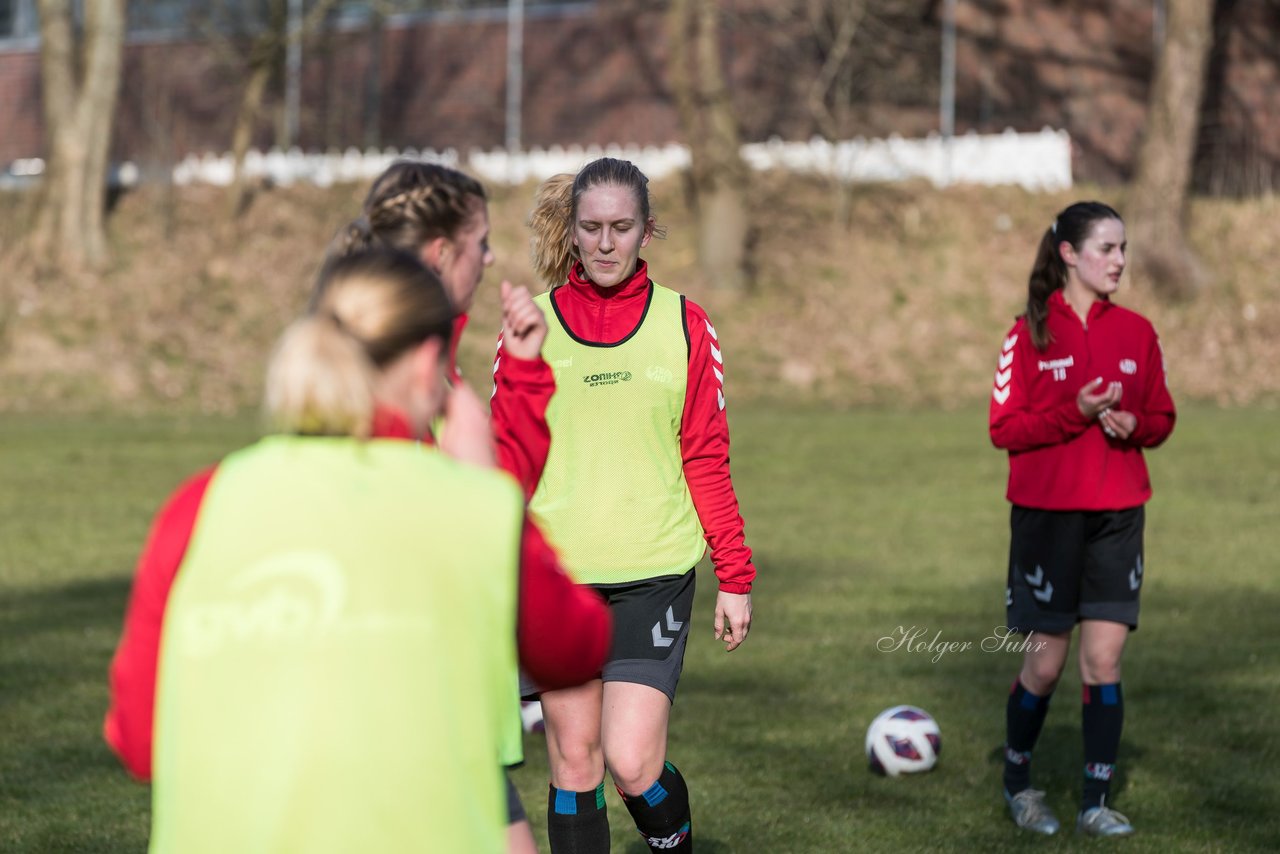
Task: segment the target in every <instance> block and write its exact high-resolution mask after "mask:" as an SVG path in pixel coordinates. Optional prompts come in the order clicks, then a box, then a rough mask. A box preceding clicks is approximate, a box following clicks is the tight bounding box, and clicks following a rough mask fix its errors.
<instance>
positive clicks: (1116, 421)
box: [1098, 409, 1138, 441]
mask: <svg viewBox="0 0 1280 854" xmlns="http://www.w3.org/2000/svg"><path fill="white" fill-rule="evenodd" d="M1098 421H1099V422H1100V423H1101V424H1102V429H1103V430H1104V431H1105V432H1106V434H1107V435H1108V436H1110V437H1111V438H1113V439H1119V440H1120V441H1124V440H1125V439H1128V438H1129V437H1130V436H1132V435H1133V431H1134V428H1136V427H1137V426H1138V416H1136V415H1134V414H1133V413H1132V412H1125V411H1124V410H1123V409H1104V410H1102V411H1101V412H1099V413H1098Z"/></svg>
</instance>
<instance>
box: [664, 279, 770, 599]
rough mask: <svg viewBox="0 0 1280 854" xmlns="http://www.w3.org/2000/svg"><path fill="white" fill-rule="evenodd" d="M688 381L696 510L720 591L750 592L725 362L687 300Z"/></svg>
mask: <svg viewBox="0 0 1280 854" xmlns="http://www.w3.org/2000/svg"><path fill="white" fill-rule="evenodd" d="M685 323H686V325H687V328H688V332H689V381H688V385H687V386H686V389H685V399H684V413H683V415H682V416H681V419H680V454H681V456H682V457H683V459H684V479H685V481H686V482H687V483H688V484H689V494H690V496H691V497H692V498H693V506H694V508H695V509H696V510H697V511H698V520H699V521H700V522H701V523H702V530H703V531H704V532H706V536H707V545H709V546H710V547H711V562H712V563H713V564H714V565H715V570H716V576H717V577H718V578H719V579H720V589H721V590H723V591H725V592H726V593H750V592H751V583H752V581H753V580H754V579H755V577H756V568H755V566H754V565H753V564H752V563H751V549H749V548H747V544H746V538H745V535H744V533H743V522H742V515H741V514H740V513H739V512H738V496H737V495H736V494H735V493H734V491H733V481H732V479H731V478H730V476H729V419H728V417H727V416H726V415H725V411H724V405H725V402H724V358H723V356H722V355H721V353H720V342H719V341H718V339H717V337H716V331H715V328H714V327H712V325H711V321H710V320H708V319H707V315H706V312H704V311H703V310H702V308H701V307H699V306H698V305H696V304H695V303H693V302H692V301H690V300H685Z"/></svg>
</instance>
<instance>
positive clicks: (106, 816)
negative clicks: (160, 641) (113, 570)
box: [0, 578, 149, 852]
mask: <svg viewBox="0 0 1280 854" xmlns="http://www.w3.org/2000/svg"><path fill="white" fill-rule="evenodd" d="M128 590H129V581H128V580H126V579H123V578H122V579H109V580H101V581H83V582H75V583H72V584H67V585H63V586H59V587H50V588H43V589H38V590H34V591H29V592H23V593H19V594H16V595H13V594H10V595H6V596H5V598H4V600H3V604H2V605H0V637H3V638H4V643H3V645H2V646H0V682H2V683H3V690H2V691H0V731H3V732H4V733H5V742H6V744H5V750H4V751H3V753H0V850H4V851H6V852H8V851H32V852H36V851H38V852H57V851H90V850H91V851H116V850H119V851H138V850H142V849H144V848H145V847H146V838H147V837H146V833H147V816H148V803H149V790H148V789H147V788H146V787H145V786H140V785H138V784H136V783H135V782H133V781H132V780H131V779H130V778H129V777H128V775H127V774H126V773H125V772H124V771H123V769H122V768H121V767H120V765H119V763H118V762H117V761H116V760H115V757H113V756H112V755H111V753H110V751H109V750H108V749H107V747H106V745H105V743H104V742H103V740H102V735H101V732H102V716H103V714H104V712H105V711H106V705H107V666H108V662H109V661H110V658H111V653H112V651H113V650H114V648H115V644H116V642H117V640H118V638H119V634H120V627H121V621H122V615H123V613H124V605H125V601H126V598H127V596H128Z"/></svg>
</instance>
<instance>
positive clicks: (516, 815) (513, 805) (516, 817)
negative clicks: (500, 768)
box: [505, 772, 528, 824]
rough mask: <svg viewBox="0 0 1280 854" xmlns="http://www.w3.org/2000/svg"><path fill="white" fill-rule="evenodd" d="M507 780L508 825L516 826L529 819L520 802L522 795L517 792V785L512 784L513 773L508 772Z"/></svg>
mask: <svg viewBox="0 0 1280 854" xmlns="http://www.w3.org/2000/svg"><path fill="white" fill-rule="evenodd" d="M505 776H506V778H507V824H515V823H516V822H518V821H524V820H525V819H526V818H528V816H527V815H525V813H524V803H523V802H522V801H521V800H520V793H519V792H517V791H516V784H515V783H513V782H511V773H510V772H508V773H507V774H506V775H505Z"/></svg>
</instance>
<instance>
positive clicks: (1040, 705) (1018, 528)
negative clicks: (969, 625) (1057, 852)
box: [1002, 506, 1084, 834]
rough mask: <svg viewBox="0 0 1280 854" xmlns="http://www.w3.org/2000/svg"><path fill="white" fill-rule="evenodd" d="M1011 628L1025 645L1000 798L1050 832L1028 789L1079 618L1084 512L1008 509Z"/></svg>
mask: <svg viewBox="0 0 1280 854" xmlns="http://www.w3.org/2000/svg"><path fill="white" fill-rule="evenodd" d="M1009 543H1010V544H1009V576H1008V584H1007V587H1006V590H1005V604H1006V608H1007V614H1006V616H1007V620H1008V624H1009V627H1010V628H1012V629H1014V630H1016V631H1018V632H1020V633H1022V634H1023V635H1024V636H1025V641H1026V643H1027V644H1028V645H1027V648H1026V652H1025V653H1024V654H1023V659H1022V666H1021V668H1020V670H1019V673H1018V677H1017V679H1015V680H1014V682H1013V684H1012V685H1011V686H1010V688H1009V695H1008V697H1007V699H1006V700H1005V747H1004V772H1003V775H1002V780H1003V783H1004V796H1005V800H1006V801H1007V802H1008V804H1009V811H1010V814H1011V815H1012V817H1013V820H1014V822H1015V823H1016V824H1017V825H1018V826H1019V827H1021V828H1024V829H1026V830H1031V831H1034V832H1037V833H1044V834H1052V833H1056V832H1057V831H1058V828H1059V827H1060V825H1059V822H1058V820H1057V818H1056V817H1054V815H1053V812H1052V811H1051V810H1050V809H1049V807H1048V805H1047V804H1046V803H1045V802H1044V793H1043V792H1041V791H1039V790H1037V789H1033V788H1032V787H1031V754H1032V751H1033V750H1034V748H1035V746H1036V743H1037V742H1038V741H1039V738H1040V732H1041V730H1042V729H1043V728H1044V722H1045V718H1046V717H1047V715H1048V713H1049V704H1050V701H1051V700H1052V698H1053V691H1054V689H1055V688H1056V687H1057V684H1058V679H1059V678H1060V677H1061V675H1062V670H1063V668H1064V667H1065V665H1066V661H1067V653H1068V651H1069V650H1070V647H1071V630H1072V629H1073V628H1074V626H1075V623H1076V620H1077V607H1078V597H1079V581H1080V575H1081V572H1082V570H1083V563H1084V548H1083V543H1084V528H1083V517H1082V516H1081V514H1078V513H1062V512H1054V511H1046V510H1036V509H1032V508H1025V507H1017V506H1015V507H1014V508H1013V509H1012V511H1011V514H1010V540H1009Z"/></svg>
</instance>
